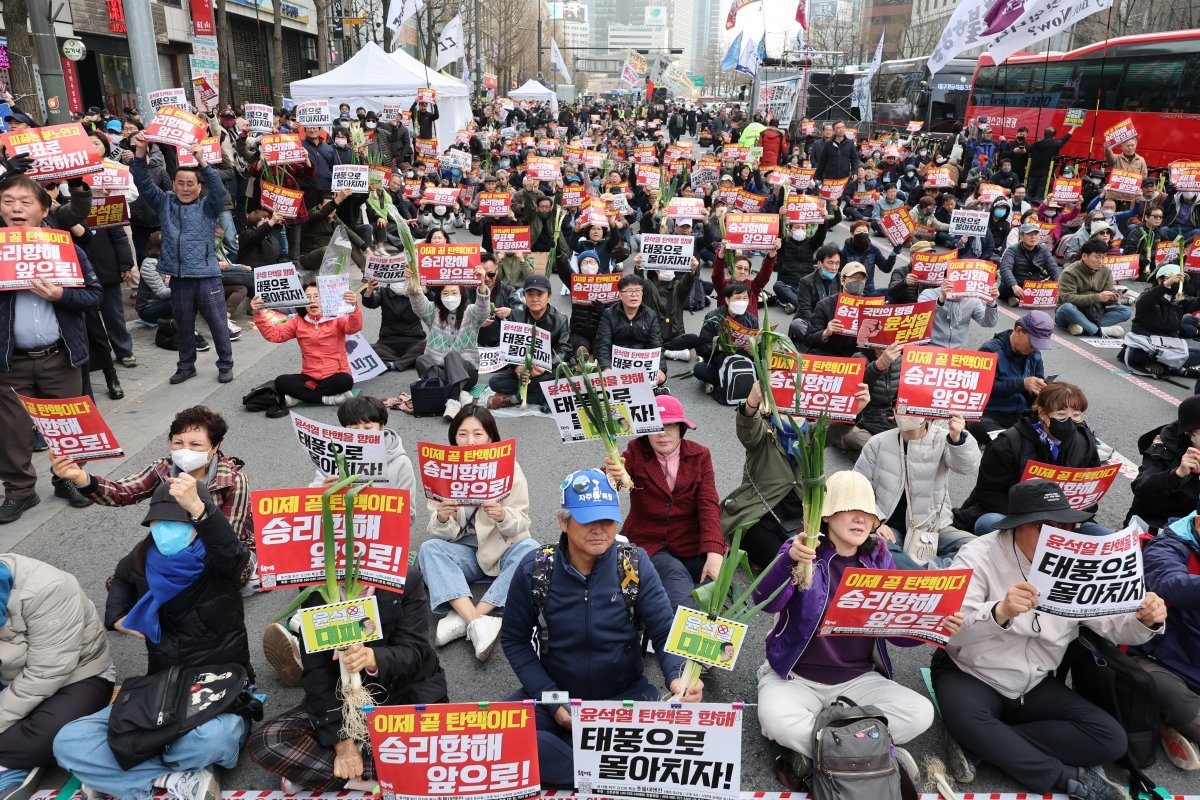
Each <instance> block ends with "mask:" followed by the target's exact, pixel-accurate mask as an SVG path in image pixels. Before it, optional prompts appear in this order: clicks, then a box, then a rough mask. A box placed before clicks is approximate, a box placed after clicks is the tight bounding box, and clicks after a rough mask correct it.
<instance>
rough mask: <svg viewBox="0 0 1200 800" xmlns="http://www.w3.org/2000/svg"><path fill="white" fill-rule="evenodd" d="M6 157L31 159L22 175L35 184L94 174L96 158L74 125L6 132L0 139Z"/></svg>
mask: <svg viewBox="0 0 1200 800" xmlns="http://www.w3.org/2000/svg"><path fill="white" fill-rule="evenodd" d="M0 140H3V142H4V149H5V150H6V151H7V152H8V155H9V156H13V155H16V154H18V153H20V154H22V155H27V156H29V157H30V158H32V159H33V168H32V169H30V170H29V171H27V172H26V173H25V174H26V175H28V176H29V177H30V178H33V179H34V180H35V181H57V180H62V179H64V178H74V177H77V176H79V175H86V174H87V173H89V172H96V171H98V170H100V169H101V168H102V166H101V163H100V156H98V155H96V149H95V148H94V147H92V142H91V140H89V139H88V137H87V134H86V133H84V130H83V126H82V125H80V124H79V123H78V122H71V123H68V124H66V125H47V126H46V127H44V128H26V129H25V130H20V131H9V132H8V133H6V134H4V135H3V136H0Z"/></svg>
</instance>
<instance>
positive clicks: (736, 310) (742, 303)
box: [729, 300, 750, 317]
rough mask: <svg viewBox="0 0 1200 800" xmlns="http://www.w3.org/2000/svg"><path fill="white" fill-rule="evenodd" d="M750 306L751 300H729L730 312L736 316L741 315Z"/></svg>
mask: <svg viewBox="0 0 1200 800" xmlns="http://www.w3.org/2000/svg"><path fill="white" fill-rule="evenodd" d="M749 307H750V301H749V300H730V301H729V313H730V314H733V315H734V316H735V317H740V316H741V315H742V314H745V313H746V309H748V308H749Z"/></svg>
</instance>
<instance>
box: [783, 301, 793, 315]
mask: <svg viewBox="0 0 1200 800" xmlns="http://www.w3.org/2000/svg"><path fill="white" fill-rule="evenodd" d="M783 313H785V314H789V315H791V314H795V313H796V306H795V305H793V304H792V303H784V304H783Z"/></svg>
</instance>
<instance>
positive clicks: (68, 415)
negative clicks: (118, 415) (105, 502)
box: [16, 392, 125, 461]
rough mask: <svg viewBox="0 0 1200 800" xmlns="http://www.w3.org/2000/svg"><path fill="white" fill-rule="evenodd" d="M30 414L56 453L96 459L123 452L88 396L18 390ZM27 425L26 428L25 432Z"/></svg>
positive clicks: (22, 402)
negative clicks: (37, 394) (43, 396)
mask: <svg viewBox="0 0 1200 800" xmlns="http://www.w3.org/2000/svg"><path fill="white" fill-rule="evenodd" d="M16 394H17V399H18V400H20V401H21V405H23V406H24V407H25V411H26V413H28V414H29V418H30V419H32V420H33V424H34V425H35V426H37V429H38V431H39V432H40V433H41V434H42V436H43V437H44V438H45V440H46V444H48V445H50V449H51V450H52V451H53V452H54V454H55V455H60V456H68V457H69V458H73V459H74V460H76V461H98V460H99V459H102V458H120V457H121V456H123V455H125V451H124V450H122V449H121V445H119V444H117V437H116V436H113V433H112V431H111V430H110V429H109V427H108V423H107V422H105V421H104V417H103V416H101V414H100V409H98V408H96V402H95V401H94V400H92V398H90V397H64V398H60V399H57V400H45V399H40V398H37V397H26V396H25V395H23V394H21V393H20V392H17V393H16ZM28 430H29V429H28V428H26V432H27V433H28Z"/></svg>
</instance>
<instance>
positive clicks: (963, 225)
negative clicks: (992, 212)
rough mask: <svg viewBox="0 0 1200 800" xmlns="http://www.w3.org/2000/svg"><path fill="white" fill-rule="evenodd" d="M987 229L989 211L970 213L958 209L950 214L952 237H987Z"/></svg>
mask: <svg viewBox="0 0 1200 800" xmlns="http://www.w3.org/2000/svg"><path fill="white" fill-rule="evenodd" d="M987 228H988V212H987V211H969V210H968V209H965V208H956V209H954V210H953V211H951V212H950V235H951V236H974V237H977V238H978V237H983V236H986V235H987Z"/></svg>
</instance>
